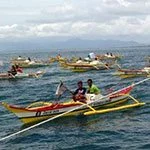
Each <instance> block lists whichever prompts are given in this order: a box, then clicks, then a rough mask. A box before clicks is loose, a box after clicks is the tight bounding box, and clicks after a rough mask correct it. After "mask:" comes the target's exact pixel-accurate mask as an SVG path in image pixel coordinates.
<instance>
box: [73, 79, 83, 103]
mask: <svg viewBox="0 0 150 150" xmlns="http://www.w3.org/2000/svg"><path fill="white" fill-rule="evenodd" d="M85 93H86V88H85V87H83V82H82V81H79V82H78V88H77V89H76V90H75V92H74V93H73V100H74V101H75V102H76V101H80V102H83V103H85V101H86V97H85Z"/></svg>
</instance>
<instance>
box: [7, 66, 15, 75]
mask: <svg viewBox="0 0 150 150" xmlns="http://www.w3.org/2000/svg"><path fill="white" fill-rule="evenodd" d="M16 74H17V70H16V67H15V66H14V65H12V67H11V69H10V71H8V75H9V76H15V75H16Z"/></svg>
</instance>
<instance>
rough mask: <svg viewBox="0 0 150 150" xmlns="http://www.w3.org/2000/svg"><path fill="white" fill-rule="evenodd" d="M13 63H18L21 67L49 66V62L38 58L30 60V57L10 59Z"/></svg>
mask: <svg viewBox="0 0 150 150" xmlns="http://www.w3.org/2000/svg"><path fill="white" fill-rule="evenodd" d="M11 63H12V64H13V65H19V66H20V67H22V68H36V67H44V66H49V65H50V62H43V61H39V60H31V59H30V58H28V59H26V58H21V57H20V58H16V59H13V60H12V61H11Z"/></svg>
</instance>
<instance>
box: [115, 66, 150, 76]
mask: <svg viewBox="0 0 150 150" xmlns="http://www.w3.org/2000/svg"><path fill="white" fill-rule="evenodd" d="M114 75H118V76H120V77H121V78H132V77H142V76H144V77H147V76H149V75H150V67H145V68H144V69H136V70H135V69H119V70H117V72H116V73H114Z"/></svg>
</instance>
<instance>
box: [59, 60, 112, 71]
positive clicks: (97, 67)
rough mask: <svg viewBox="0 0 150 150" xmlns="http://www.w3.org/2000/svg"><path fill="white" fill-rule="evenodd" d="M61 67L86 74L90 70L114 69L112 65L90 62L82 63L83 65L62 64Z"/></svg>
mask: <svg viewBox="0 0 150 150" xmlns="http://www.w3.org/2000/svg"><path fill="white" fill-rule="evenodd" d="M60 66H61V67H63V68H66V69H70V70H72V71H74V72H84V71H88V70H105V69H110V68H111V67H112V65H109V64H105V63H99V64H92V63H89V62H82V63H72V62H61V63H60Z"/></svg>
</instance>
